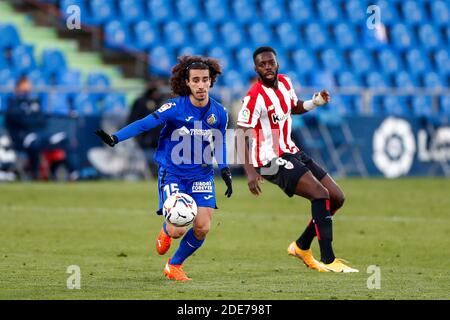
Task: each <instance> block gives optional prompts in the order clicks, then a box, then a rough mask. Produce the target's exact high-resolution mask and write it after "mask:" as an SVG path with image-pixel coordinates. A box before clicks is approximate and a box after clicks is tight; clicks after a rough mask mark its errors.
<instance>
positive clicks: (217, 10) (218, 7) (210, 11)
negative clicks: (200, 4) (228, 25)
mask: <svg viewBox="0 0 450 320" xmlns="http://www.w3.org/2000/svg"><path fill="white" fill-rule="evenodd" d="M205 10H206V15H207V16H208V20H209V21H211V22H213V23H223V22H225V21H226V20H228V19H229V17H230V10H229V7H228V6H227V5H226V3H223V0H206V1H205Z"/></svg>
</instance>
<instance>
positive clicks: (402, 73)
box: [0, 0, 450, 171]
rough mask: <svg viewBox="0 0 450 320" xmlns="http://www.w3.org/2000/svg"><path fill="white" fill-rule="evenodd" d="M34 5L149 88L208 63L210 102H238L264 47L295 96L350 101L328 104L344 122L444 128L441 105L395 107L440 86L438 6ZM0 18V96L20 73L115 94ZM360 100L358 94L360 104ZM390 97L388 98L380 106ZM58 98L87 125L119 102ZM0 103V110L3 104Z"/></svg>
mask: <svg viewBox="0 0 450 320" xmlns="http://www.w3.org/2000/svg"><path fill="white" fill-rule="evenodd" d="M33 1H34V0H33ZM36 1H38V0H36ZM41 2H45V3H50V4H53V5H55V8H58V9H59V10H60V12H61V15H62V16H63V17H64V16H65V15H67V14H66V9H67V8H68V6H70V5H78V6H79V7H80V9H81V10H82V12H83V17H82V19H83V21H82V22H83V24H84V25H87V26H92V27H95V28H99V29H100V30H102V31H103V35H104V37H103V42H104V43H103V46H104V47H105V48H108V49H110V50H112V51H117V52H141V53H143V54H145V55H146V57H147V62H148V68H147V72H148V75H149V76H162V77H168V76H170V72H171V68H172V66H173V65H174V64H175V63H176V58H177V56H179V55H181V54H200V55H210V56H212V57H216V58H218V59H220V61H221V62H222V64H223V67H224V76H223V77H222V78H220V79H219V80H218V82H217V84H216V86H215V88H214V93H217V92H220V91H221V90H222V91H227V92H231V96H232V98H233V99H238V98H240V97H242V94H243V93H245V90H246V89H247V86H248V84H249V80H250V79H251V78H252V77H253V76H254V70H253V61H252V52H253V50H254V49H255V48H256V47H257V46H261V45H270V46H272V47H274V48H275V49H276V50H277V52H278V60H279V63H280V72H281V73H287V74H289V76H290V77H291V78H292V80H293V82H294V83H295V84H296V87H297V89H299V88H301V89H302V90H309V91H310V92H311V91H313V90H317V89H318V88H326V89H328V90H331V91H333V90H336V91H338V92H339V90H342V89H353V91H351V90H350V91H349V92H350V93H341V94H340V95H339V94H334V95H333V100H332V106H333V107H335V108H336V109H337V110H338V113H339V114H340V115H342V116H344V117H348V116H355V115H356V116H373V115H378V114H380V115H396V116H408V115H409V116H418V117H428V118H430V117H431V116H430V115H431V114H432V115H434V117H436V116H437V115H440V116H441V117H443V118H449V112H450V108H449V106H448V104H449V102H448V101H449V99H448V96H443V97H438V99H436V98H433V97H431V96H427V95H422V96H414V97H412V96H407V95H408V93H411V92H413V91H417V90H416V89H418V88H421V89H423V90H435V91H436V90H447V89H448V88H449V86H450V57H449V52H450V3H449V2H448V1H444V0H436V1H432V0H421V1H412V0H407V1H399V0H393V1H387V0H376V1H373V2H372V1H368V0H348V1H343V0H334V1H332V0H317V1H313V0H224V1H219V0H204V1H200V0H177V1H175V0H92V1H87V0H41ZM371 5H376V6H378V8H379V9H380V11H381V12H382V21H381V23H380V24H377V25H376V26H375V28H369V27H368V15H369V13H368V12H367V9H368V7H369V6H371ZM2 6H3V7H4V6H5V4H2ZM3 7H2V10H0V11H1V12H3V13H2V14H0V33H1V34H2V37H1V38H0V50H6V51H5V52H8V50H12V51H11V52H12V54H10V56H11V57H13V58H12V60H11V61H10V60H8V59H6V58H5V57H0V81H2V83H3V84H4V86H6V87H8V86H9V87H11V85H12V84H13V82H14V79H16V78H17V76H18V75H19V74H20V73H27V74H28V75H29V76H30V78H31V79H32V81H33V83H34V84H36V85H38V84H41V85H42V84H45V85H58V86H67V87H69V86H72V87H73V88H80V87H83V86H84V85H89V86H91V85H97V84H100V85H102V86H103V88H104V87H108V86H109V87H112V86H114V84H117V83H118V82H120V83H124V82H122V80H123V78H121V76H120V75H118V74H117V72H116V71H112V70H111V69H105V68H102V69H101V70H95V72H92V70H93V68H92V61H94V60H95V59H97V58H96V57H93V56H89V57H86V58H83V59H82V58H80V57H77V58H76V59H75V58H74V57H73V54H70V52H71V51H75V52H76V50H73V49H74V48H73V47H71V45H70V44H64V45H62V46H60V47H59V48H54V47H52V45H50V41H48V40H45V39H42V38H40V39H39V40H40V41H39V42H37V43H33V42H32V38H33V37H36V35H38V36H39V34H38V33H33V32H32V33H31V35H28V37H27V38H26V39H25V38H24V37H23V35H22V33H21V32H20V29H21V28H22V24H23V22H20V21H18V20H17V19H16V20H14V19H15V18H14V19H13V21H9V22H8V20H5V21H3V20H2V18H4V17H7V16H8V12H10V11H8V10H6V11H4V10H3ZM27 32H28V29H27ZM23 34H25V33H23ZM52 43H53V39H52ZM76 55H78V53H76ZM7 56H8V54H7V55H6V57H7ZM84 59H85V60H84ZM86 62H88V63H86ZM98 64H99V63H98V62H97V65H98ZM91 72H92V73H93V74H91ZM355 90H356V91H355ZM358 90H359V91H358ZM361 90H368V91H370V94H371V97H370V99H366V98H364V97H362V96H361ZM392 90H394V91H395V90H397V91H399V92H400V93H396V94H394V95H390V93H388V92H392ZM344 91H345V90H344ZM436 92H438V91H436ZM64 94H65V95H63V96H55V97H49V99H47V101H50V102H51V101H54V102H58V101H62V100H64V99H68V101H70V103H71V106H72V108H73V109H75V110H78V111H79V112H86V113H88V114H89V113H95V112H99V111H100V108H99V107H98V106H96V101H98V100H102V99H106V98H107V99H110V100H108V101H113V102H114V105H116V106H117V104H118V103H120V101H122V100H123V99H122V98H119V97H116V96H114V95H106V94H99V93H93V94H89V95H86V94H84V93H81V94H80V93H75V92H73V91H69V92H65V93H64ZM50 98H51V99H50ZM0 101H4V94H1V97H0ZM367 101H369V102H370V103H369V104H367ZM363 102H364V103H365V105H362V103H363ZM3 105H4V104H3ZM1 106H2V104H0V108H2V107H1ZM113 109H114V108H113ZM308 116H309V115H308ZM314 116H315V115H314V114H313V115H311V117H314ZM323 123H325V122H323ZM361 171H362V170H361Z"/></svg>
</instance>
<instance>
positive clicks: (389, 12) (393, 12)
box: [376, 0, 399, 24]
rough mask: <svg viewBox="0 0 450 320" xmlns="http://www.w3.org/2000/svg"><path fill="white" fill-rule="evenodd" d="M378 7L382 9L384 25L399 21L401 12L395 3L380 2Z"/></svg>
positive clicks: (383, 0)
mask: <svg viewBox="0 0 450 320" xmlns="http://www.w3.org/2000/svg"><path fill="white" fill-rule="evenodd" d="M376 5H377V6H378V7H379V8H380V13H381V19H382V21H383V23H385V24H390V23H394V22H397V21H398V17H399V12H398V11H397V7H396V3H395V2H394V1H392V0H378V1H377V2H376Z"/></svg>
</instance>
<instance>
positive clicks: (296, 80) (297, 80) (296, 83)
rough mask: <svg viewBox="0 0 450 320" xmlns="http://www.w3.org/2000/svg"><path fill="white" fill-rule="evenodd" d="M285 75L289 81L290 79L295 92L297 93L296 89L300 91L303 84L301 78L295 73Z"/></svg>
mask: <svg viewBox="0 0 450 320" xmlns="http://www.w3.org/2000/svg"><path fill="white" fill-rule="evenodd" d="M285 74H286V75H287V76H288V77H289V79H291V82H292V85H293V86H294V90H295V91H297V89H300V87H301V86H303V85H304V84H305V81H304V79H303V77H302V76H301V75H299V74H298V73H297V72H293V71H288V72H286V73H285Z"/></svg>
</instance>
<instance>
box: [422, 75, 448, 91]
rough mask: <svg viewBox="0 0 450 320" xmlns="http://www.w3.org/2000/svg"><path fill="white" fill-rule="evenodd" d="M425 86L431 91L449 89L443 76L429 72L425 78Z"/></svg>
mask: <svg viewBox="0 0 450 320" xmlns="http://www.w3.org/2000/svg"><path fill="white" fill-rule="evenodd" d="M423 84H424V86H425V87H426V88H430V89H443V88H445V87H447V85H446V84H445V83H444V80H443V79H442V78H441V76H440V75H439V74H438V73H436V72H433V71H430V72H427V73H426V74H424V77H423Z"/></svg>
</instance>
